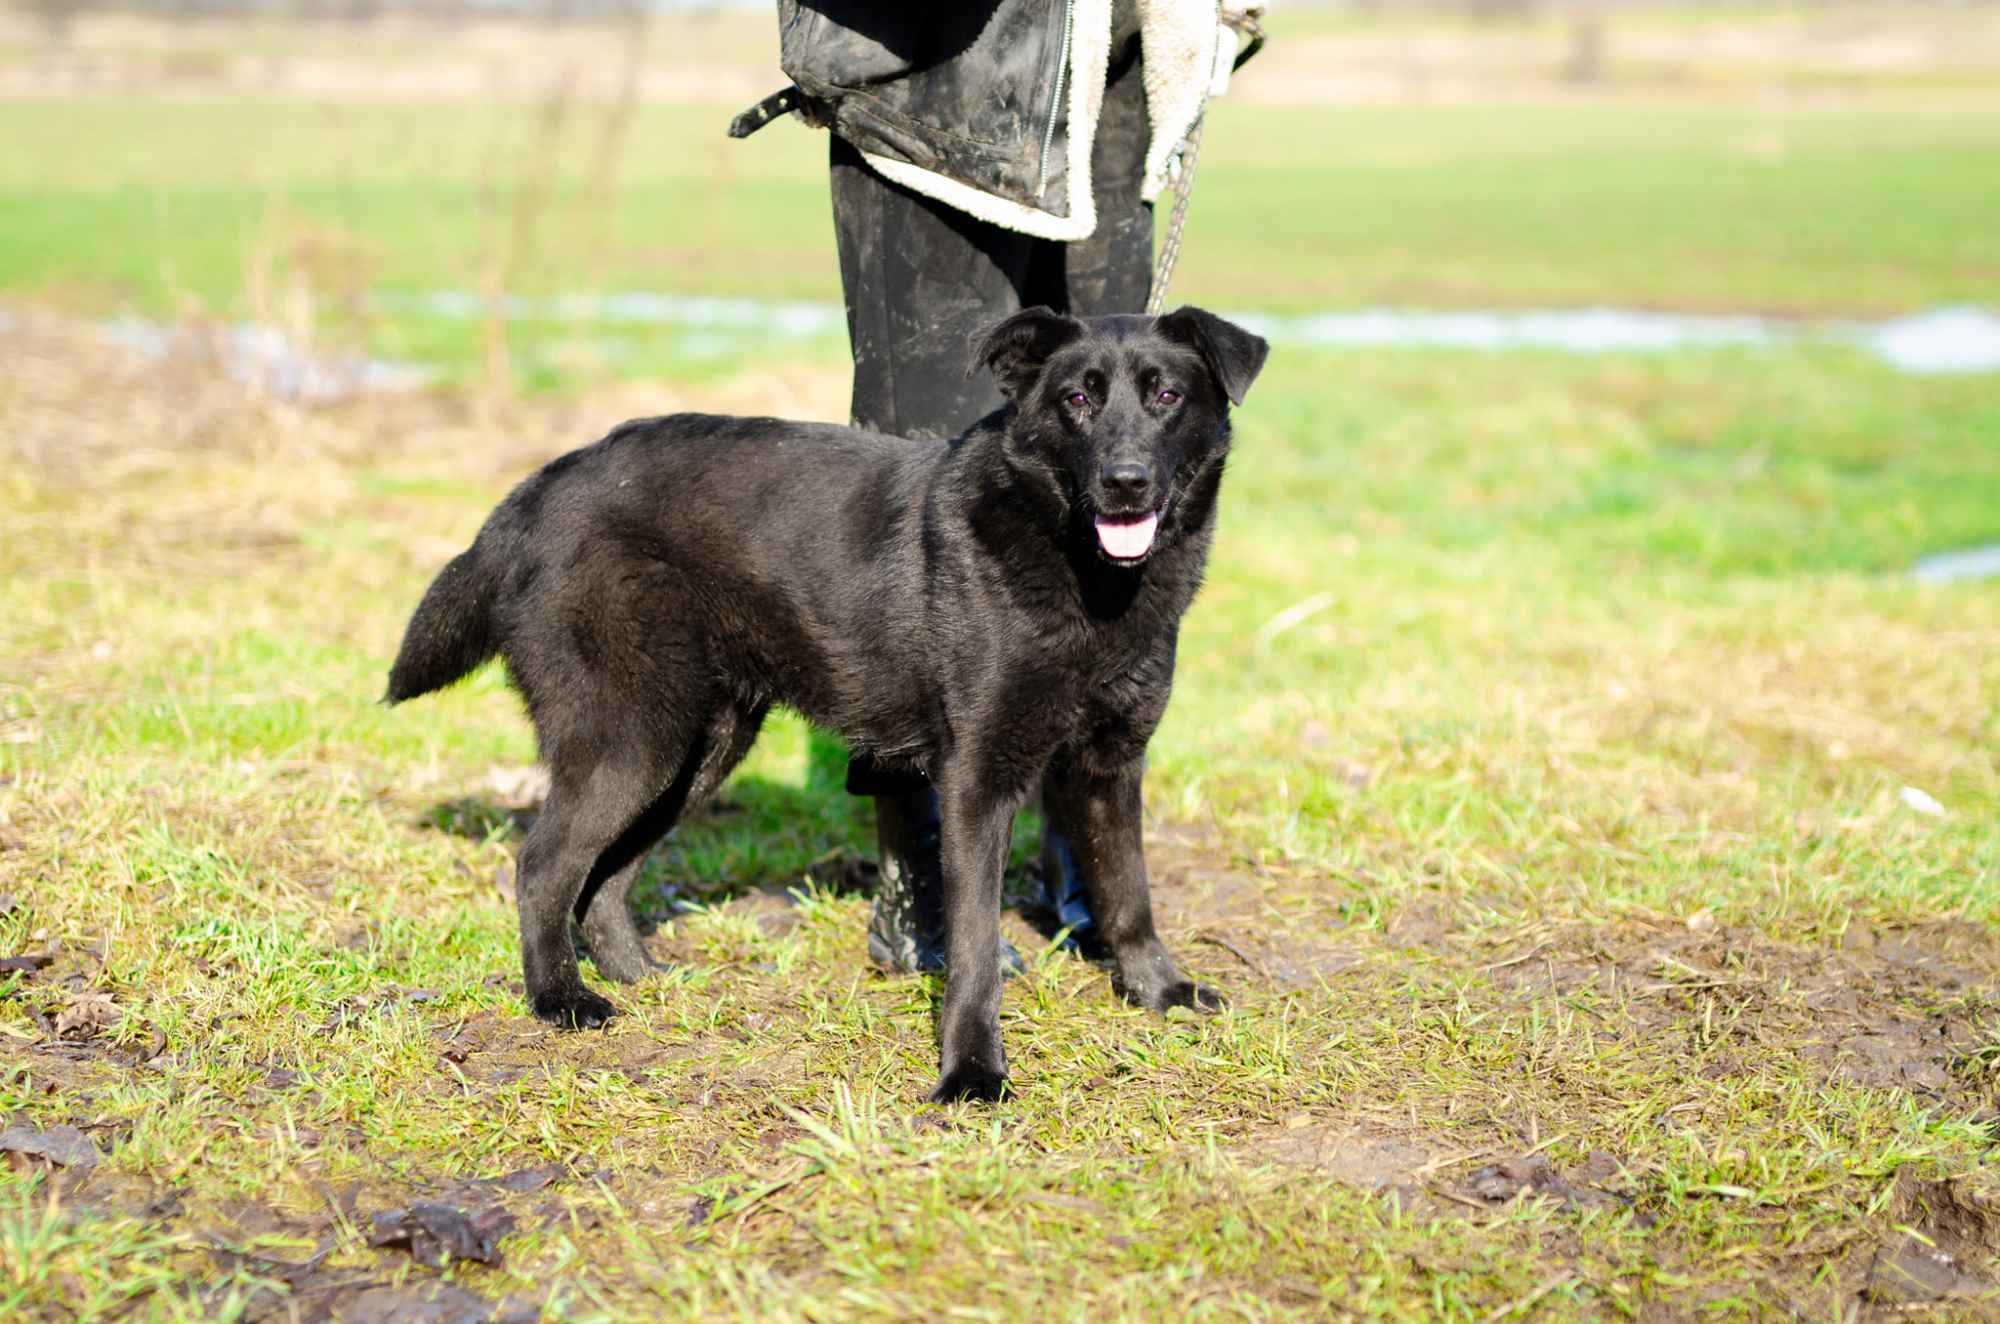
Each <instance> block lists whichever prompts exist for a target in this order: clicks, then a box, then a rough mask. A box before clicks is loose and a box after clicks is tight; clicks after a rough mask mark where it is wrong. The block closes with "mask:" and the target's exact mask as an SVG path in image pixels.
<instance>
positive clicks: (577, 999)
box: [528, 988, 618, 1030]
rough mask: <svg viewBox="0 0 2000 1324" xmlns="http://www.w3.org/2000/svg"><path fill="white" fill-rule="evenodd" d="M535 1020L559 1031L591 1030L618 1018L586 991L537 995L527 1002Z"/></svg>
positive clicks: (606, 1003)
mask: <svg viewBox="0 0 2000 1324" xmlns="http://www.w3.org/2000/svg"><path fill="white" fill-rule="evenodd" d="M528 1007H529V1009H530V1010H531V1011H533V1012H534V1013H535V1019H536V1020H539V1021H545V1022H547V1023H548V1024H550V1025H553V1026H555V1027H556V1028H557V1029H558V1030H594V1029H596V1028H597V1027H598V1026H600V1025H602V1024H604V1023H605V1022H606V1021H608V1020H610V1019H611V1018H612V1017H613V1016H616V1015H617V1014H618V1008H616V1007H614V1006H612V1005H611V1004H610V1002H608V1001H606V1000H605V999H603V998H601V997H599V996H597V994H595V993H592V992H591V991H590V990H589V989H587V988H577V989H558V990H556V991H554V992H551V993H537V994H535V995H534V997H532V998H530V999H529V1001H528Z"/></svg>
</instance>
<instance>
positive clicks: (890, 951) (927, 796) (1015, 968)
mask: <svg viewBox="0 0 2000 1324" xmlns="http://www.w3.org/2000/svg"><path fill="white" fill-rule="evenodd" d="M875 837H876V842H877V846H878V848H879V850H880V852H881V854H880V860H881V877H880V881H879V882H877V883H876V885H875V909H874V911H873V912H872V913H871V914H870V915H869V916H868V959H869V960H870V961H873V962H874V963H875V964H876V965H877V966H880V967H881V968H882V969H884V970H893V971H897V972H899V973H903V974H915V973H919V972H922V973H935V972H937V971H941V970H943V969H944V968H945V932H944V875H943V871H942V870H941V868H940V867H939V864H938V804H937V792H935V791H933V790H932V789H931V788H930V787H929V786H927V785H926V786H922V787H920V788H918V789H915V790H909V791H903V792H900V793H898V794H894V795H878V796H876V797H875ZM999 961H1000V970H1001V973H1002V974H1007V975H1013V974H1018V973H1020V971H1021V969H1022V962H1021V954H1020V953H1019V952H1017V951H1015V950H1014V945H1013V944H1012V943H1010V942H1008V941H1007V940H1006V939H1005V938H1002V939H1001V940H1000V952H999Z"/></svg>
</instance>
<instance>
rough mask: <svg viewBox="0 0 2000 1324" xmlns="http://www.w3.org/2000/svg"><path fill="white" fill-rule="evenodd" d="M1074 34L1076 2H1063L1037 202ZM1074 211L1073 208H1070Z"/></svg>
mask: <svg viewBox="0 0 2000 1324" xmlns="http://www.w3.org/2000/svg"><path fill="white" fill-rule="evenodd" d="M1075 34H1076V0H1065V3H1064V4H1063V38H1062V54H1061V56H1060V57H1059V58H1058V60H1057V61H1056V86H1055V91H1054V92H1053V93H1051V94H1050V96H1049V122H1048V124H1047V125H1045V126H1044V127H1043V129H1042V164H1041V170H1040V172H1039V173H1038V174H1037V175H1036V176H1035V200H1036V201H1037V202H1039V201H1040V200H1041V197H1042V193H1043V191H1044V190H1045V189H1047V188H1048V186H1049V151H1050V149H1051V148H1053V147H1054V146H1055V142H1056V116H1058V115H1060V114H1061V113H1062V99H1063V84H1064V83H1066V82H1068V81H1069V46H1070V41H1071V39H1072V38H1073V37H1074V36H1075ZM1072 210H1074V208H1072Z"/></svg>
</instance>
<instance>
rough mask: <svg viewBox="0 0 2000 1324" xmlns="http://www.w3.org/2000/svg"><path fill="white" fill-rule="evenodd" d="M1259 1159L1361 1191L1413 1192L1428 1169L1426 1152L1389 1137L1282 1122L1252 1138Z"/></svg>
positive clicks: (1401, 1140) (1429, 1155)
mask: <svg viewBox="0 0 2000 1324" xmlns="http://www.w3.org/2000/svg"><path fill="white" fill-rule="evenodd" d="M1250 1152H1251V1153H1252V1154H1254V1155H1255V1156H1256V1158H1257V1160H1259V1161H1263V1162H1271V1163H1277V1164H1281V1165H1283V1166H1286V1167H1297V1168H1306V1169H1310V1170H1312V1171H1313V1172H1314V1173H1316V1174H1318V1175H1321V1176H1326V1177H1331V1178H1332V1179H1333V1180H1335V1181H1337V1182H1342V1183H1344V1184H1346V1185H1348V1186H1358V1187H1360V1188H1361V1189H1362V1190H1364V1191H1390V1190H1404V1191H1410V1190H1415V1189H1416V1188H1417V1187H1418V1186H1419V1185H1420V1184H1421V1182H1422V1181H1423V1178H1424V1175H1425V1174H1426V1173H1427V1172H1428V1171H1429V1170H1430V1167H1429V1165H1430V1163H1431V1159H1432V1154H1431V1151H1430V1150H1428V1149H1425V1148H1423V1147H1422V1146H1419V1145H1416V1144H1412V1143H1411V1142H1409V1141H1408V1140H1403V1139H1398V1138H1396V1137H1393V1136H1369V1135H1361V1134H1356V1133H1353V1132H1347V1133H1342V1134H1335V1133H1333V1132H1331V1131H1329V1130H1327V1129H1324V1128H1322V1127H1319V1126H1317V1125H1311V1124H1307V1125H1300V1126H1288V1127H1286V1128H1284V1129H1282V1130H1280V1131H1278V1132H1276V1133H1274V1134H1270V1135H1266V1136H1264V1137H1262V1138H1261V1139H1259V1140H1257V1141H1256V1142H1255V1143H1254V1144H1253V1146H1252V1149H1251V1151H1250Z"/></svg>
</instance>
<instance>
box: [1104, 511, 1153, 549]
mask: <svg viewBox="0 0 2000 1324" xmlns="http://www.w3.org/2000/svg"><path fill="white" fill-rule="evenodd" d="M1159 527H1160V517H1159V516H1158V515H1156V514H1154V513H1153V512H1151V511H1148V512H1147V513H1146V514H1144V515H1099V516H1098V517H1097V545H1098V546H1099V547H1102V548H1103V549H1104V554H1105V555H1106V556H1108V557H1110V558H1111V559H1112V560H1114V561H1137V560H1139V559H1141V558H1142V557H1144V556H1145V555H1146V553H1147V552H1150V551H1152V550H1153V534H1154V533H1156V532H1157V531H1158V530H1159Z"/></svg>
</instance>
